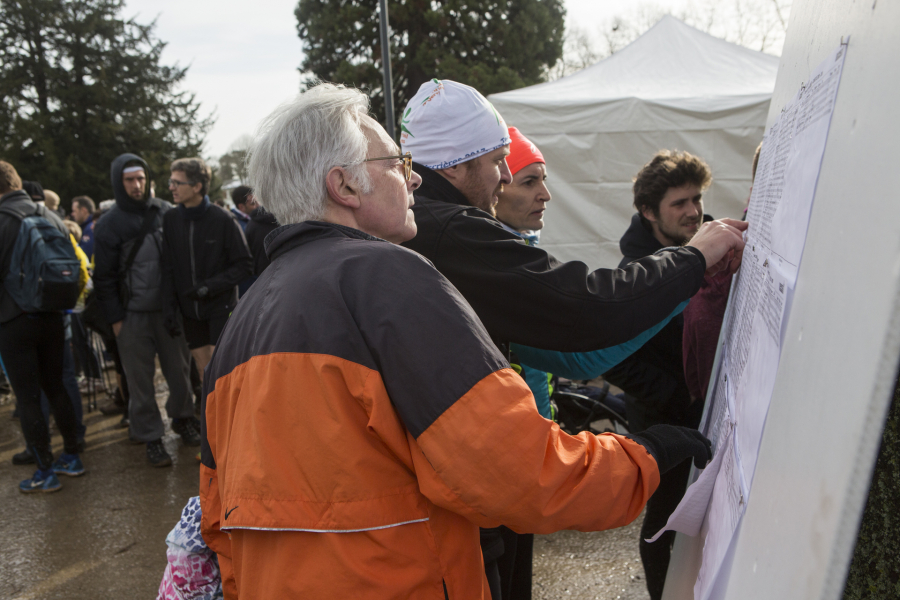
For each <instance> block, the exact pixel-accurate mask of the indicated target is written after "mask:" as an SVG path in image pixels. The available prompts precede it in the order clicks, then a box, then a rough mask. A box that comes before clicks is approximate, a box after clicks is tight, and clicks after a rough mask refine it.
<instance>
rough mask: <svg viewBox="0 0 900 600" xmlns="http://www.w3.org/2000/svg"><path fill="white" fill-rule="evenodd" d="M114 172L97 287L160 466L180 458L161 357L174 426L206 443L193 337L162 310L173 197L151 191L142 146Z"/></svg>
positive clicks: (97, 251) (137, 433)
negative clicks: (168, 423) (160, 389)
mask: <svg viewBox="0 0 900 600" xmlns="http://www.w3.org/2000/svg"><path fill="white" fill-rule="evenodd" d="M111 178H112V187H113V192H114V194H115V199H116V204H115V206H113V207H112V208H111V209H110V210H109V212H107V213H106V214H104V215H103V217H102V218H101V219H100V220H99V221H98V222H97V225H96V226H95V228H94V290H95V294H96V296H97V298H96V299H97V301H98V303H99V304H100V306H101V307H102V309H103V315H104V316H105V317H106V320H107V322H108V323H109V324H110V325H111V326H112V330H113V333H114V334H115V336H116V343H117V345H118V348H119V355H120V356H121V360H122V366H123V368H124V370H125V375H126V376H127V379H128V392H129V395H130V401H129V403H128V420H129V427H130V434H131V439H132V441H134V442H136V443H144V444H146V445H147V460H148V462H149V463H150V464H151V465H152V466H154V467H165V466H169V465H171V464H172V458H171V457H170V456H169V453H168V452H167V451H166V449H165V447H164V446H163V443H162V436H163V434H164V433H165V425H164V424H163V420H162V416H161V414H160V410H159V406H158V405H157V403H156V394H155V388H154V384H153V378H154V375H155V373H156V363H155V361H154V358H155V357H159V365H160V368H161V370H162V373H163V376H165V378H166V382H167V383H168V385H169V398H168V401H167V402H166V413H167V414H168V416H169V418H171V419H172V430H173V431H174V432H175V433H178V434H179V435H181V439H182V441H183V442H184V443H185V445H187V446H199V445H200V427H199V426H200V423H199V421H197V419H196V418H195V417H194V404H193V397H192V395H191V386H190V370H189V368H190V357H189V354H188V347H187V343H186V342H185V339H184V336H183V335H181V334H180V333H179V334H178V335H170V333H169V331H168V330H167V328H166V326H165V319H164V316H163V310H162V296H161V292H160V288H161V284H162V264H161V260H162V239H161V235H162V233H161V229H162V219H163V215H164V214H165V213H166V211H168V210H169V209H170V208H172V205H171V204H170V203H168V202H166V201H165V200H160V199H159V198H153V197H151V195H150V186H149V181H150V169H149V167H148V165H147V163H146V162H145V161H144V160H143V159H142V158H141V157H139V156H137V155H135V154H122V155H121V156H119V157H117V158H116V159H115V160H114V161H113V163H112V166H111Z"/></svg>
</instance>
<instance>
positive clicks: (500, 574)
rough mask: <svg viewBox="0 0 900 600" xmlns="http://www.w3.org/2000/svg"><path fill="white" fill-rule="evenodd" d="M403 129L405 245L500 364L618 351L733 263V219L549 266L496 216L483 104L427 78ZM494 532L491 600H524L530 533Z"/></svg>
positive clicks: (490, 538)
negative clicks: (461, 307) (471, 315)
mask: <svg viewBox="0 0 900 600" xmlns="http://www.w3.org/2000/svg"><path fill="white" fill-rule="evenodd" d="M401 125H402V127H401V131H402V133H401V135H400V142H401V145H402V147H403V150H404V151H409V152H411V153H412V154H413V156H415V159H416V162H415V164H414V167H413V168H414V170H415V172H416V173H418V174H419V175H420V176H421V177H422V185H421V186H420V187H419V188H418V189H417V190H416V193H415V199H416V204H415V207H414V209H413V210H414V212H415V215H416V224H417V226H418V234H417V235H416V237H415V238H414V239H412V240H410V241H408V242H405V243H404V245H405V246H406V247H407V248H411V249H413V250H415V251H416V252H418V253H420V254H421V255H422V256H424V257H425V258H427V259H428V260H430V261H431V262H432V264H434V266H435V267H436V268H437V269H438V271H440V272H441V274H443V275H444V276H445V277H446V278H447V279H449V280H450V282H451V283H452V284H453V285H454V286H456V288H457V289H458V290H459V291H460V292H461V293H462V295H463V296H464V297H465V299H466V300H467V301H468V302H469V304H470V305H471V306H472V308H473V309H474V310H475V313H476V314H477V315H478V317H479V319H481V321H482V323H483V324H484V326H485V329H486V330H487V332H488V334H489V335H490V337H491V339H492V340H493V341H494V342H495V343H496V344H497V347H498V349H499V350H500V351H501V352H502V353H504V354H507V353H508V348H509V344H510V343H512V342H515V343H518V344H522V345H523V346H531V347H534V348H543V349H546V350H556V351H563V352H585V351H591V350H597V349H601V348H610V347H613V346H617V345H619V344H623V343H625V342H627V341H628V340H632V339H633V338H635V337H636V336H638V335H639V334H641V333H642V332H644V331H646V330H649V329H650V328H651V327H653V326H655V325H657V324H658V323H660V322H661V321H663V319H665V318H666V317H667V316H668V315H670V314H671V313H672V311H673V310H675V309H676V307H677V306H679V304H681V303H682V302H684V301H685V300H687V299H688V298H690V297H691V296H693V295H694V294H695V293H696V292H697V290H699V289H700V285H701V283H702V282H703V275H704V272H705V271H707V269H708V268H709V269H711V270H712V271H719V270H721V269H731V270H734V269H737V267H738V266H739V265H740V256H741V252H742V250H743V241H742V239H741V231H742V230H743V229H746V227H747V225H746V223H742V222H740V221H735V220H731V219H723V220H721V221H713V222H710V223H706V224H704V225H703V227H702V228H701V229H700V231H699V232H698V233H697V235H695V236H694V238H693V239H692V241H691V242H690V243H688V244H687V245H686V246H685V247H682V248H665V249H662V250H660V251H659V252H657V253H655V254H653V255H652V256H648V257H645V258H642V259H641V260H638V261H635V262H633V263H631V264H630V265H628V266H627V267H625V268H623V269H618V270H615V269H598V270H596V271H593V272H591V271H590V270H589V269H588V268H587V265H585V264H584V263H581V262H569V263H562V262H559V261H558V260H556V259H555V258H554V257H553V256H551V255H550V254H548V253H547V252H546V251H545V250H542V249H541V248H539V247H536V246H534V245H529V244H527V243H525V242H524V241H523V240H522V239H521V237H520V236H518V235H517V234H514V233H511V232H509V231H507V230H506V229H504V228H503V225H502V224H501V223H500V222H499V221H498V220H497V219H496V218H495V207H496V205H497V202H498V198H499V195H500V193H501V192H502V190H503V186H504V185H508V184H510V183H511V182H512V175H511V173H510V169H509V166H508V165H507V162H506V156H507V155H508V154H509V152H510V150H509V145H510V135H509V130H508V128H507V125H506V123H505V122H504V120H503V117H502V116H500V114H499V113H498V112H497V111H496V109H494V107H493V105H491V103H490V102H489V101H488V100H487V99H486V98H485V97H484V96H482V95H481V94H480V93H478V91H477V90H475V89H473V88H471V87H469V86H467V85H463V84H461V83H457V82H455V81H450V80H438V79H433V80H431V81H429V82H426V83H424V84H422V86H421V87H420V88H419V91H418V92H417V93H416V95H415V96H414V97H413V98H412V99H411V100H410V101H409V104H408V105H407V107H406V109H405V110H404V112H403V118H402V120H401ZM586 159H587V157H586ZM504 525H508V526H509V527H510V528H511V529H512V530H514V531H511V530H510V529H506V528H504V529H496V530H485V531H482V549H483V551H484V555H485V563H486V569H487V576H488V579H489V581H490V582H491V591H492V592H493V595H494V600H500V598H501V595H502V597H503V600H510V598H516V599H521V598H530V597H531V546H530V543H531V540H530V538H527V537H526V538H523V537H522V536H520V535H517V534H516V533H515V532H519V533H523V532H538V531H537V530H535V529H528V528H524V529H523V528H521V527H515V526H513V525H512V524H511V523H504ZM520 543H521V545H523V546H524V548H523V550H522V551H521V552H518V554H519V555H518V556H517V545H520ZM501 589H502V590H504V593H503V594H501Z"/></svg>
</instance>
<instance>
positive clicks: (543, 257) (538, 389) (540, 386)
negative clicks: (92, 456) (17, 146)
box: [0, 80, 746, 600]
mask: <svg viewBox="0 0 900 600" xmlns="http://www.w3.org/2000/svg"><path fill="white" fill-rule="evenodd" d="M368 110H369V104H368V98H367V97H366V96H365V95H364V94H362V93H361V92H359V91H357V90H353V89H350V88H345V87H342V86H334V85H330V84H320V85H318V86H315V87H313V88H311V89H310V90H308V91H307V92H305V93H303V94H301V95H299V96H298V97H297V98H296V99H295V100H293V101H291V102H288V103H286V104H284V105H283V106H282V107H280V108H279V109H278V110H276V111H275V112H274V113H273V114H272V115H271V116H270V117H269V118H268V119H267V120H266V121H264V122H263V124H262V126H261V128H260V131H259V133H258V135H257V137H256V138H255V140H254V143H253V145H252V147H251V151H250V154H249V156H250V158H249V162H248V167H249V172H250V184H251V186H250V187H247V186H241V187H238V188H236V189H234V190H233V192H232V195H231V197H232V201H233V204H234V208H232V209H231V210H230V212H229V211H227V210H225V209H223V208H220V207H218V206H216V205H215V204H213V203H211V202H210V199H209V196H208V191H209V184H210V170H209V168H208V166H207V165H206V164H205V163H204V161H203V160H202V159H199V158H181V159H178V160H175V161H174V162H172V163H171V166H170V171H171V174H170V179H169V190H170V191H171V193H172V197H173V200H174V204H175V206H173V205H172V204H170V203H168V202H166V201H163V200H160V199H158V198H155V197H154V195H153V194H151V193H150V186H149V185H148V181H149V179H150V170H149V167H148V165H147V163H146V162H145V161H144V160H143V159H142V158H141V157H140V156H138V155H137V154H132V153H126V154H122V155H121V156H118V157H117V158H115V160H113V161H112V165H111V184H112V191H113V196H114V202H113V203H112V206H109V207H107V208H106V210H100V211H97V210H95V209H96V208H97V207H96V206H95V203H94V201H93V200H92V199H90V198H88V197H86V196H79V197H76V198H73V199H72V211H71V215H70V217H71V220H70V221H66V222H65V223H64V222H63V220H62V219H61V218H60V215H59V214H57V212H56V211H55V207H54V206H53V205H52V203H51V202H50V201H49V199H48V195H47V191H46V190H44V191H43V193H42V194H43V197H42V198H41V197H38V195H37V194H36V190H37V189H38V188H36V187H35V186H34V185H33V184H28V185H26V183H27V182H21V181H20V180H19V178H18V174H17V173H16V171H15V169H14V167H13V166H12V165H9V164H8V163H5V162H0V175H2V178H0V194H2V197H0V230H2V234H0V235H2V238H0V239H2V247H0V281H2V285H3V288H2V291H0V357H2V358H3V363H4V367H5V370H6V372H7V374H8V377H9V381H10V383H11V385H12V389H13V391H14V392H15V395H16V400H17V406H18V410H19V416H20V419H21V424H22V430H23V434H24V437H25V441H26V444H27V448H26V450H25V451H24V452H23V453H22V455H21V456H20V455H17V457H18V458H19V459H20V460H19V462H28V461H29V460H30V462H33V463H35V464H36V465H37V471H35V473H34V475H33V476H32V477H31V478H30V479H26V480H24V481H22V482H21V483H20V485H19V487H20V489H21V490H22V491H23V492H39V491H43V492H49V491H55V490H58V489H59V488H60V482H59V479H58V477H57V475H69V476H77V475H81V474H83V473H84V472H85V467H84V465H83V463H82V461H81V458H80V454H81V452H82V451H83V449H84V442H83V436H84V428H83V426H82V425H81V412H80V411H81V398H80V396H78V397H77V398H76V396H77V392H78V385H77V381H76V380H75V373H76V369H75V366H74V365H75V364H76V361H75V359H76V358H77V365H78V367H79V368H80V369H81V370H82V372H83V377H84V378H97V377H98V376H99V375H98V372H97V369H98V368H99V367H98V366H97V364H96V362H97V361H96V357H95V356H94V354H93V352H94V350H93V349H92V348H91V347H90V345H89V344H86V343H85V340H86V338H88V337H90V336H91V335H99V336H101V337H102V338H103V341H104V344H105V351H106V352H107V353H109V354H110V355H111V356H112V357H113V359H114V362H115V364H116V369H117V373H118V375H119V378H118V381H119V389H120V390H121V393H120V394H119V395H118V396H117V397H116V398H117V401H116V402H114V403H113V404H112V405H111V406H110V407H105V410H106V411H107V412H115V411H121V412H123V414H124V416H123V424H127V426H128V427H129V434H130V438H131V440H132V441H133V442H135V443H142V444H145V445H146V452H147V460H148V463H149V464H151V465H153V466H156V467H163V466H167V465H170V464H171V462H172V461H171V457H170V456H169V455H168V454H167V452H166V450H165V447H164V446H163V444H162V437H163V435H164V432H165V424H164V422H163V414H162V413H161V411H160V409H159V406H158V404H157V401H156V394H155V388H154V375H155V364H156V360H157V359H158V362H159V366H160V370H161V371H162V374H163V376H164V377H165V379H166V382H167V383H168V394H169V395H168V399H167V401H166V403H165V415H166V416H167V417H168V418H169V419H171V429H172V431H173V432H175V433H177V434H178V435H180V437H181V439H182V441H183V443H184V444H185V445H187V446H199V447H200V454H199V455H198V458H199V459H200V463H201V464H200V479H199V482H200V484H199V501H197V500H192V502H191V503H189V504H188V507H186V509H185V514H184V518H183V519H182V522H181V523H179V526H178V527H176V529H175V530H173V533H172V534H170V538H172V539H173V540H175V541H174V542H170V555H169V558H170V561H169V567H168V569H167V571H166V578H165V579H164V581H163V585H162V586H161V588H160V597H163V598H170V597H171V598H176V597H180V596H179V595H178V594H179V593H180V592H179V589H178V588H179V586H181V587H182V588H184V587H191V586H194V587H193V589H195V590H196V589H200V588H202V589H204V590H208V591H209V593H210V594H211V595H216V594H218V593H223V594H224V596H225V597H226V598H238V597H240V598H272V597H335V598H337V597H355V598H370V597H371V598H381V597H394V596H403V597H421V598H481V597H483V598H493V599H494V600H501V599H502V600H510V599H523V598H530V597H531V572H532V571H531V569H532V567H531V565H532V544H533V534H534V533H549V532H553V531H557V530H560V529H578V530H582V531H597V530H602V529H608V528H612V527H618V526H622V525H624V524H627V523H629V522H630V521H632V520H634V519H635V518H636V517H637V516H638V515H639V514H640V513H641V512H642V511H643V510H644V508H645V506H646V516H645V521H644V526H643V528H642V535H641V541H640V547H641V558H642V561H643V563H644V569H645V573H646V578H647V586H648V590H649V593H650V596H651V598H653V599H654V600H655V599H657V598H659V597H660V596H661V594H662V589H663V585H664V582H665V575H666V569H667V567H668V562H669V551H670V547H671V543H672V539H671V537H666V536H663V538H662V539H661V540H659V541H657V542H655V543H653V544H650V543H647V542H645V541H644V538H648V537H650V536H652V535H653V534H654V533H656V531H658V530H659V529H661V528H662V526H663V525H664V524H665V522H666V520H667V518H668V516H669V514H670V513H671V511H672V510H673V509H674V507H675V505H676V504H677V503H678V501H679V500H680V498H681V497H682V496H683V494H684V489H685V486H686V483H687V477H688V470H689V468H690V465H691V463H692V462H693V464H695V465H697V466H698V467H702V466H704V465H705V463H706V461H708V460H709V459H710V457H711V449H710V445H709V441H708V440H706V439H705V438H704V437H703V436H702V435H701V434H700V433H699V432H698V431H697V430H696V427H697V426H698V424H699V420H700V415H701V412H702V407H703V399H704V396H705V386H706V382H704V381H702V380H703V378H704V376H705V377H706V379H707V380H708V377H709V372H708V371H709V369H710V368H711V366H712V358H713V356H714V348H715V344H716V338H717V336H718V327H719V326H720V324H721V314H719V312H721V311H719V307H724V302H725V301H727V287H728V285H727V284H728V282H729V281H730V277H731V276H732V274H733V273H734V272H735V271H736V270H737V268H739V266H740V261H741V252H742V249H743V241H742V231H743V230H745V229H746V222H743V221H740V220H733V219H722V220H713V219H712V217H709V216H708V215H705V214H704V212H703V193H704V191H705V190H706V189H707V188H708V187H709V185H710V182H711V177H712V174H711V172H710V169H709V167H708V166H707V165H706V163H705V162H704V161H703V160H702V159H700V158H699V157H696V156H693V155H691V154H690V153H689V152H684V151H680V152H679V151H669V150H663V151H660V152H659V153H657V154H656V155H655V156H653V157H648V158H649V159H650V160H649V162H648V163H647V164H646V165H645V166H644V167H643V168H642V169H641V170H640V171H639V172H638V173H637V175H636V176H635V184H634V206H635V209H636V213H635V214H634V217H633V219H632V222H631V225H630V227H629V228H628V230H627V231H625V232H624V234H623V237H622V241H621V249H622V252H623V255H624V257H625V258H624V259H623V260H622V263H621V264H620V265H619V268H618V269H597V270H594V271H590V270H589V269H588V268H587V266H586V265H584V264H583V263H580V262H569V263H563V262H560V261H558V260H556V259H555V258H554V257H553V256H552V255H550V254H548V253H547V252H546V251H545V250H543V249H541V248H540V232H541V229H542V228H543V225H544V223H543V217H544V214H545V211H546V210H548V208H549V209H551V210H552V207H553V204H552V202H551V200H552V198H551V194H550V192H549V190H548V188H547V186H546V180H547V177H548V171H549V172H550V173H551V174H552V171H553V165H547V164H546V161H545V159H544V157H543V155H542V154H541V152H540V150H539V148H537V147H536V146H535V144H533V143H532V142H531V141H530V140H528V139H527V137H525V136H524V135H523V134H522V133H521V131H519V130H518V129H516V128H515V127H509V126H507V124H506V123H505V122H504V120H503V118H502V117H501V116H500V115H499V114H498V113H497V111H496V110H495V109H494V108H493V106H491V104H490V103H489V102H488V101H487V100H486V99H485V98H484V97H483V96H482V95H481V94H480V93H479V92H478V91H477V90H475V89H473V88H471V87H469V86H465V85H462V84H459V83H456V82H453V81H449V80H444V81H440V80H432V81H430V82H427V83H425V84H423V85H422V87H421V88H420V90H419V92H418V94H416V96H415V97H414V98H413V99H412V100H411V101H410V103H409V105H408V106H407V108H406V109H405V111H404V112H403V128H402V131H403V133H402V134H401V137H400V145H399V146H398V145H397V144H396V143H395V141H394V140H392V139H391V138H390V136H389V135H388V134H387V133H386V132H385V131H384V129H383V128H382V127H381V126H380V125H378V124H377V122H375V121H374V120H373V119H372V118H371V117H369V116H368ZM298 141H302V143H298ZM29 186H31V187H29ZM42 204H43V206H42ZM57 205H58V200H57ZM7 209H9V210H7ZM14 213H15V214H14ZM23 215H25V216H24V217H23ZM31 215H35V216H36V217H37V219H43V220H45V221H46V223H47V224H48V228H49V229H53V231H55V232H58V234H59V236H61V237H62V236H65V238H66V239H67V240H69V241H71V242H73V243H70V244H69V245H70V246H71V247H72V250H73V252H72V255H73V257H74V258H75V259H76V260H78V257H79V256H80V257H81V258H80V264H81V265H82V267H83V269H84V271H85V276H84V277H83V279H85V280H87V279H88V276H89V277H90V282H91V283H87V284H81V285H79V287H78V293H79V294H81V296H82V302H81V304H83V306H84V311H83V312H81V311H80V310H78V309H76V310H74V311H71V310H38V311H33V310H31V311H30V310H27V309H26V308H24V307H23V306H21V304H17V300H16V298H15V297H14V294H12V293H11V292H10V289H11V288H10V287H9V283H8V282H10V277H11V276H12V275H15V273H16V269H19V266H18V263H17V262H16V261H17V260H18V258H17V257H18V254H16V252H15V249H16V247H17V241H18V237H21V235H22V231H24V229H25V223H26V221H27V222H31V221H32V220H33V219H30V218H29V217H30V216H31ZM67 225H68V227H67ZM70 228H71V229H72V230H73V231H74V232H75V235H71V234H70V233H69V231H70ZM75 228H77V229H75ZM47 239H49V238H47ZM76 241H77V243H74V242H76ZM46 243H47V244H48V245H50V242H49V241H47V242H46ZM60 247H62V246H61V245H60ZM76 248H77V249H78V250H79V251H80V255H76V253H75V249H76ZM11 274H12V275H11ZM91 286H92V287H91ZM698 291H700V292H701V295H704V301H703V302H702V303H695V302H691V303H690V305H689V300H690V299H691V297H692V296H694V295H695V294H697V293H698ZM723 297H724V300H723V299H722V298H723ZM686 306H689V307H690V309H691V312H690V313H685V315H687V316H685V315H682V311H685V307H686ZM67 308H74V305H73V307H67ZM716 315H718V317H717V316H716ZM716 318H718V324H717V323H716ZM85 323H87V325H88V327H87V328H86V327H85ZM70 330H71V332H72V334H71V336H67V334H66V332H67V331H70ZM76 330H77V333H76ZM90 332H95V333H90ZM70 338H71V339H70ZM710 347H712V352H710ZM192 372H193V383H192ZM686 373H687V377H686V375H685V374H686ZM35 375H37V376H35ZM600 375H603V376H604V378H605V379H606V380H607V381H610V382H612V383H613V384H615V385H617V386H618V387H620V388H621V389H622V390H623V391H624V394H623V395H622V400H623V402H624V406H625V411H626V414H627V420H628V425H629V430H630V433H628V434H616V433H611V432H606V433H602V434H597V433H595V432H592V431H591V430H588V431H584V432H582V433H579V434H578V435H569V434H567V433H565V432H564V431H562V430H561V429H560V427H559V425H558V424H557V423H555V422H554V420H555V419H556V417H557V414H556V410H555V405H554V402H553V400H552V386H553V384H554V383H555V382H556V381H557V379H558V378H560V377H562V378H566V379H572V380H586V379H593V378H595V377H598V376H600ZM69 379H71V380H72V381H74V382H75V385H74V393H73V392H72V391H71V390H72V386H71V385H67V384H66V382H67V381H69ZM197 384H202V392H200V393H199V394H195V391H194V390H195V388H196V387H197ZM42 392H43V393H44V394H45V395H46V400H44V404H43V406H44V408H43V409H42V401H41V395H42ZM195 395H198V396H199V406H196V403H195V399H194V396H195ZM48 410H52V413H53V415H54V419H55V421H56V424H57V427H58V429H59V431H60V433H61V434H62V436H63V439H64V452H63V453H62V454H60V455H59V456H58V457H57V458H56V460H54V458H53V456H52V454H51V452H50V442H49V433H48V426H47V418H48V417H47V415H48ZM195 410H196V411H197V413H198V414H199V417H200V418H199V419H198V418H197V416H196V414H195ZM201 421H202V424H201ZM201 534H202V540H201ZM178 540H181V541H180V542H179V541H178ZM184 540H194V541H193V542H191V543H190V544H187V545H185V544H186V542H184ZM198 540H200V541H198ZM188 547H189V548H190V549H189V550H186V549H185V548H188ZM185 553H188V554H190V553H205V554H203V556H204V557H205V558H204V559H203V561H201V562H193V563H192V562H191V561H189V560H183V557H184V555H185ZM191 565H194V567H192V566H191ZM197 565H202V569H200V568H199V567H197ZM210 565H214V566H215V572H216V576H215V577H214V578H212V579H211V578H210V570H209V566H210ZM176 571H177V573H175V572H176ZM210 586H211V587H210Z"/></svg>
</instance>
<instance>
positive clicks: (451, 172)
mask: <svg viewBox="0 0 900 600" xmlns="http://www.w3.org/2000/svg"><path fill="white" fill-rule="evenodd" d="M437 172H438V173H440V174H441V175H443V176H444V179H446V180H448V181H449V182H450V183H452V184H454V185H456V184H457V183H459V182H460V181H462V179H463V176H464V175H465V173H464V170H463V163H458V164H455V165H453V166H452V167H447V168H446V169H438V171H437Z"/></svg>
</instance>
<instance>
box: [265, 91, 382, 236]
mask: <svg viewBox="0 0 900 600" xmlns="http://www.w3.org/2000/svg"><path fill="white" fill-rule="evenodd" d="M368 111H369V98H368V96H366V95H365V94H363V93H362V92H360V91H359V90H357V89H354V88H348V87H344V86H342V85H333V84H330V83H321V84H318V85H316V86H315V87H312V88H310V89H309V90H307V91H306V92H303V93H301V94H299V95H298V96H297V97H296V98H294V99H293V100H291V101H289V102H286V103H285V104H282V105H281V106H279V107H278V108H277V109H275V111H274V112H273V113H272V114H271V115H269V116H268V117H266V119H265V120H264V121H263V122H262V123H261V124H260V126H259V130H258V132H257V134H256V137H255V139H254V140H253V143H252V144H251V145H250V148H249V158H248V171H249V178H250V186H251V187H252V188H253V195H254V196H255V197H256V199H257V200H258V201H259V203H260V204H262V205H263V206H265V207H266V210H268V211H269V212H271V213H272V214H274V215H275V217H276V218H277V219H278V222H279V223H280V224H282V225H288V224H290V223H300V222H302V221H310V220H319V219H321V218H322V217H323V216H324V214H325V207H326V202H327V199H328V191H327V190H326V188H325V176H326V175H327V174H328V171H330V170H331V169H332V168H334V167H336V166H344V165H351V166H349V167H348V168H347V171H348V172H349V174H350V177H351V181H352V182H353V183H354V184H355V185H357V186H358V187H359V188H360V190H361V191H362V192H363V193H369V192H370V191H371V188H372V183H371V180H370V179H369V176H368V171H367V170H366V166H365V163H363V162H362V161H363V160H364V159H365V158H366V152H367V151H368V145H369V142H368V139H367V138H366V135H365V133H364V132H363V130H362V127H361V126H362V120H363V117H365V116H366V115H367V114H368Z"/></svg>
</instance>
